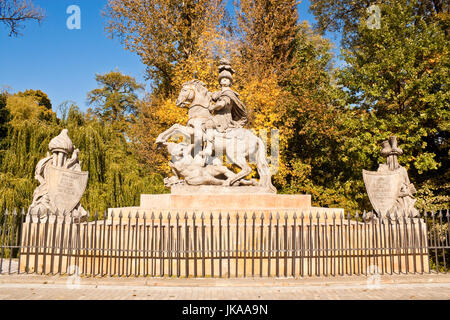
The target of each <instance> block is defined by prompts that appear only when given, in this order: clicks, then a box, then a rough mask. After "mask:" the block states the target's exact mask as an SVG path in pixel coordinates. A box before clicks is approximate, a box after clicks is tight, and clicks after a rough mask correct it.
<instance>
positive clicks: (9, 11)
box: [0, 0, 44, 37]
mask: <svg viewBox="0 0 450 320" xmlns="http://www.w3.org/2000/svg"><path fill="white" fill-rule="evenodd" d="M43 19H44V11H43V10H42V9H41V8H40V7H36V6H35V5H34V4H33V2H32V1H31V0H0V22H2V23H4V24H5V25H6V26H7V28H8V29H9V36H10V37H11V36H19V35H21V33H20V32H19V30H20V29H22V28H24V26H23V24H24V23H25V22H26V21H28V20H35V21H37V22H41V21H42V20H43Z"/></svg>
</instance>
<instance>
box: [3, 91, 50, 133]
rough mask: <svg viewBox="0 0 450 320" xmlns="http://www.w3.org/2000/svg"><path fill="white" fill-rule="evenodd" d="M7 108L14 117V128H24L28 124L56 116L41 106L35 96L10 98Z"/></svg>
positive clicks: (14, 96)
mask: <svg viewBox="0 0 450 320" xmlns="http://www.w3.org/2000/svg"><path fill="white" fill-rule="evenodd" d="M6 107H7V109H8V110H9V112H10V114H11V116H12V119H11V122H10V123H11V125H12V126H14V127H20V126H23V125H24V124H25V123H26V122H35V121H39V120H48V119H51V118H52V117H53V116H54V113H53V111H51V110H48V109H47V108H45V107H44V106H40V105H39V104H38V101H37V99H36V98H35V97H33V96H24V97H20V96H17V95H12V96H9V97H8V98H7V102H6Z"/></svg>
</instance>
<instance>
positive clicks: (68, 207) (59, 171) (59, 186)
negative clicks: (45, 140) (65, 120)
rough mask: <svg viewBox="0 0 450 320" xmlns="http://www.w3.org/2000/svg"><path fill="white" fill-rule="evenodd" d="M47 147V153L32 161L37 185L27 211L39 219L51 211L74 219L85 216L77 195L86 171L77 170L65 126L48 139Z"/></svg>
mask: <svg viewBox="0 0 450 320" xmlns="http://www.w3.org/2000/svg"><path fill="white" fill-rule="evenodd" d="M48 148H49V150H50V152H47V157H45V158H44V159H42V160H40V161H39V162H38V163H37V165H36V169H35V178H36V180H38V181H39V186H38V187H37V188H36V189H35V191H34V194H33V203H32V204H31V206H30V208H29V214H30V215H31V217H33V218H38V217H39V218H41V219H46V218H47V217H48V215H49V214H52V215H53V216H55V215H58V216H63V215H66V217H70V219H72V218H73V219H74V221H82V220H85V219H86V218H87V212H86V210H85V209H84V208H83V207H82V206H81V204H80V199H81V197H82V196H83V193H84V191H85V189H86V185H87V182H88V172H84V171H81V164H80V161H79V159H78V153H79V150H78V149H75V148H74V146H73V144H72V140H70V138H69V136H68V130H67V129H63V130H62V131H61V133H60V134H59V135H58V136H56V137H55V138H53V139H52V140H51V141H50V143H49V145H48ZM69 156H70V157H69Z"/></svg>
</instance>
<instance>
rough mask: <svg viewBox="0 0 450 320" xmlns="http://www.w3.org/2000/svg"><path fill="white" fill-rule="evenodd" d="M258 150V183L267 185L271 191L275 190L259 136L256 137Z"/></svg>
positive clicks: (263, 145) (263, 146)
mask: <svg viewBox="0 0 450 320" xmlns="http://www.w3.org/2000/svg"><path fill="white" fill-rule="evenodd" d="M257 143H258V150H257V151H256V166H257V169H258V174H259V179H260V181H259V184H260V185H261V186H263V187H267V188H269V189H270V191H272V192H277V189H276V188H275V187H274V186H273V185H272V179H271V175H270V167H269V163H268V162H267V157H266V146H265V144H264V142H263V141H262V140H261V138H259V137H257Z"/></svg>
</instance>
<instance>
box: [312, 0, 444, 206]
mask: <svg viewBox="0 0 450 320" xmlns="http://www.w3.org/2000/svg"><path fill="white" fill-rule="evenodd" d="M342 3H343V2H342V1H341V2H339V3H337V4H336V5H338V4H342ZM431 3H433V4H434V5H433V6H431V7H430V6H425V5H424V2H423V1H406V0H396V1H390V2H389V3H383V4H378V5H379V7H380V9H381V17H382V20H381V28H380V29H370V28H367V26H366V25H365V21H366V19H367V17H368V14H367V13H366V12H362V13H361V19H360V20H359V22H358V24H357V25H355V26H353V25H352V23H351V22H347V20H346V19H347V17H346V18H343V19H344V20H342V21H341V23H343V24H344V25H347V26H348V28H349V29H348V30H349V31H350V30H351V37H348V38H347V40H348V41H347V46H346V49H345V50H343V56H344V59H345V62H346V65H345V67H344V68H343V70H342V72H340V74H339V76H338V82H339V84H340V85H341V86H342V88H343V92H345V94H346V96H347V98H346V101H347V102H346V104H347V107H346V109H347V111H346V112H347V114H348V118H347V119H346V123H345V125H346V127H347V128H348V133H347V134H346V139H344V140H342V143H341V151H340V152H339V153H338V156H339V157H340V158H341V159H342V161H343V166H342V167H343V168H346V170H348V171H349V172H351V173H352V174H351V175H352V177H351V180H353V181H354V190H355V191H356V190H358V189H359V191H358V194H365V193H364V186H363V184H362V182H358V181H361V170H362V169H370V168H371V169H376V167H377V165H378V163H379V162H380V161H382V159H381V157H380V156H379V148H380V147H379V146H380V143H381V142H382V141H383V140H385V139H387V138H388V137H389V136H390V135H396V136H398V137H399V143H400V144H401V146H402V148H403V151H404V154H403V155H402V156H401V157H400V162H401V164H402V165H405V166H406V167H407V168H408V170H409V175H410V178H411V181H412V182H413V183H415V184H416V185H417V189H418V197H419V201H418V204H419V206H421V207H423V206H424V205H425V201H424V200H425V199H427V205H428V208H430V206H432V205H434V204H436V205H439V204H441V205H442V204H444V203H445V202H446V201H448V196H445V195H446V194H447V195H448V190H449V187H450V186H449V184H448V178H449V175H450V172H449V170H448V167H449V163H448V152H449V149H448V135H449V134H448V132H449V126H448V124H449V115H450V114H449V100H450V99H449V98H450V95H449V88H448V85H449V83H450V81H449V80H450V79H449V74H450V70H449V65H450V63H449V62H450V60H449V50H450V42H449V39H448V35H447V33H446V28H445V26H444V24H443V20H442V19H441V17H439V13H438V11H440V10H442V7H441V6H440V5H439V3H438V1H433V2H431ZM349 5H350V4H349ZM355 6H357V5H356V4H355ZM330 10H331V9H330ZM339 10H342V7H340V9H339ZM339 10H338V11H339ZM348 10H356V9H355V8H353V7H348ZM334 12H336V11H334ZM319 19H322V20H323V21H326V20H327V19H332V18H331V16H328V17H323V18H319ZM355 19H356V18H355ZM355 23H356V22H355ZM350 26H351V28H350ZM344 35H345V33H344ZM355 197H357V198H359V199H360V200H361V201H362V202H360V204H363V203H367V200H365V199H367V198H366V197H365V199H363V198H361V197H360V196H357V195H355Z"/></svg>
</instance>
